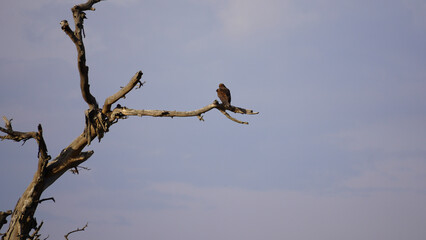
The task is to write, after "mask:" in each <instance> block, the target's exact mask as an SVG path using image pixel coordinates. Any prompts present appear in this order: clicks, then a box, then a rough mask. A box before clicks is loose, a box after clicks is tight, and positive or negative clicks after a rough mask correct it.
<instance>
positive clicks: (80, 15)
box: [61, 0, 100, 109]
mask: <svg viewBox="0 0 426 240" xmlns="http://www.w3.org/2000/svg"><path fill="white" fill-rule="evenodd" d="M97 2H100V0H88V1H87V2H86V3H82V4H79V5H75V6H74V7H73V8H72V9H71V11H72V13H73V18H74V24H75V30H74V31H73V30H71V28H70V26H69V24H68V21H67V20H63V21H61V28H62V30H63V31H64V32H65V33H66V34H67V35H68V36H69V37H70V38H71V40H72V42H73V43H74V44H75V47H76V48H77V54H78V56H77V62H78V71H79V73H80V89H81V94H82V96H83V99H84V101H86V103H87V104H88V105H89V109H96V108H98V103H97V102H96V98H95V97H94V96H93V95H92V94H91V93H90V85H89V67H88V66H87V65H86V50H85V48H84V44H83V37H84V36H85V34H84V25H83V23H84V19H86V13H85V12H84V11H86V10H92V11H94V10H95V8H93V7H92V6H93V4H95V3H97Z"/></svg>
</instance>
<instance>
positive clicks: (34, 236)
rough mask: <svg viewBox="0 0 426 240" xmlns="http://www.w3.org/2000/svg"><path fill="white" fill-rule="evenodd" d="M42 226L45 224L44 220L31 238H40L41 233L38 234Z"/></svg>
mask: <svg viewBox="0 0 426 240" xmlns="http://www.w3.org/2000/svg"><path fill="white" fill-rule="evenodd" d="M42 226H43V222H41V223H40V225H39V226H38V227H37V228H36V229H35V231H34V232H33V234H31V236H30V237H29V238H30V239H39V237H40V234H38V232H39V231H40V229H41V227H42Z"/></svg>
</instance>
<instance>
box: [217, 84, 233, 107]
mask: <svg viewBox="0 0 426 240" xmlns="http://www.w3.org/2000/svg"><path fill="white" fill-rule="evenodd" d="M216 92H217V96H218V97H219V99H220V101H222V104H223V105H224V106H225V107H229V106H230V105H231V92H230V91H229V89H228V88H227V87H226V86H225V84H223V83H221V84H219V88H218V89H217V90H216Z"/></svg>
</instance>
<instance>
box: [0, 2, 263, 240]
mask: <svg viewBox="0 0 426 240" xmlns="http://www.w3.org/2000/svg"><path fill="white" fill-rule="evenodd" d="M100 1H101V0H88V1H87V2H86V3H83V4H79V5H75V6H74V7H73V8H72V9H71V11H72V14H73V18H74V31H73V30H72V29H71V27H70V26H69V24H68V22H67V21H66V20H63V21H61V23H60V24H61V28H62V30H63V31H64V32H65V33H66V34H67V35H68V36H69V38H70V39H71V41H72V42H73V43H74V44H75V46H76V48H77V55H78V56H77V64H78V71H79V73H80V89H81V94H82V97H83V99H84V101H85V102H86V103H87V105H88V109H87V110H86V111H85V116H86V123H85V128H84V130H83V132H82V133H81V134H80V135H79V136H78V137H77V138H75V139H74V141H72V142H71V143H70V144H69V145H68V146H67V147H65V148H64V149H63V150H62V151H61V152H60V153H59V155H58V156H57V157H55V158H53V159H52V158H51V157H50V155H49V154H48V151H47V146H46V144H45V142H44V139H43V129H42V126H41V125H40V124H39V125H38V129H37V131H35V132H19V131H15V130H14V129H13V127H12V122H11V120H12V119H10V120H9V119H7V118H6V117H3V120H4V122H5V127H4V128H3V127H0V131H1V132H3V133H4V135H2V136H0V138H1V139H2V140H4V139H9V140H14V141H17V142H20V141H23V142H25V141H27V140H29V139H35V140H36V141H37V144H38V155H37V156H38V167H37V170H36V172H35V174H34V177H33V179H32V181H31V183H30V184H29V186H28V187H27V189H26V190H25V192H24V193H23V194H22V196H21V197H20V199H19V200H18V202H17V204H16V206H15V209H14V210H13V211H12V213H10V212H5V213H3V212H1V225H0V227H1V226H2V225H3V223H5V221H6V220H5V219H6V217H7V216H8V215H11V218H10V223H9V228H8V229H7V231H6V232H5V233H4V234H3V236H2V239H7V240H10V239H36V238H37V236H39V235H38V231H39V230H40V227H41V224H40V225H38V224H37V221H36V219H35V218H34V214H35V212H36V209H37V206H38V204H39V203H41V202H42V201H44V200H54V199H53V198H52V199H41V200H40V197H41V195H42V193H43V191H44V190H46V189H47V188H48V187H49V186H50V185H52V184H53V183H54V182H55V181H56V180H57V179H58V178H59V177H61V176H62V175H63V174H64V173H65V172H67V171H68V170H71V169H77V167H78V166H79V165H80V164H81V163H83V162H84V161H86V160H87V159H89V158H90V157H91V156H92V155H93V151H83V149H84V148H85V147H86V146H88V145H89V144H90V142H91V141H92V140H93V139H95V138H98V139H99V141H100V140H101V139H102V138H103V137H104V134H105V133H106V132H108V130H109V128H110V127H111V126H112V125H114V124H115V123H117V122H118V121H119V120H121V119H126V118H128V117H130V116H140V117H141V116H151V117H171V118H173V117H198V118H199V119H200V120H204V119H203V116H202V115H203V114H204V113H206V112H208V111H210V110H212V109H217V110H219V111H220V112H221V113H223V114H224V115H225V116H226V117H227V118H229V119H231V120H232V121H235V122H237V123H240V124H248V123H247V122H242V121H239V120H237V119H235V118H233V117H231V116H230V115H229V114H228V113H227V111H230V112H234V113H240V114H257V112H254V111H252V110H247V109H244V108H240V107H235V106H232V105H227V106H224V105H223V104H220V103H219V102H218V101H216V100H214V101H213V103H211V104H208V105H207V106H205V107H202V108H200V109H197V110H194V111H167V110H137V109H131V108H127V107H122V106H121V105H119V104H118V105H117V107H115V108H114V109H112V107H111V106H112V105H113V104H114V103H116V102H117V101H118V100H120V99H121V98H124V97H125V96H126V94H128V93H129V92H130V91H131V90H133V89H136V88H140V87H142V86H143V82H142V81H141V78H142V71H138V72H137V73H136V74H135V75H134V76H133V77H132V78H131V79H130V81H129V83H128V84H127V85H126V86H125V87H123V88H121V89H120V90H119V91H117V92H116V93H115V94H114V95H112V96H110V97H108V98H107V99H106V100H105V102H104V105H103V106H102V107H99V105H98V102H97V101H96V98H95V97H94V96H93V95H92V94H91V92H90V85H89V67H88V66H87V65H86V52H85V48H84V44H83V37H84V28H83V23H84V19H86V13H85V11H89V10H91V11H94V10H95V8H93V5H94V4H96V3H98V2H100ZM33 230H34V231H33ZM31 231H33V233H32V234H30V233H31Z"/></svg>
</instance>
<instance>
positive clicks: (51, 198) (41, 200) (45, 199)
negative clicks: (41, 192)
mask: <svg viewBox="0 0 426 240" xmlns="http://www.w3.org/2000/svg"><path fill="white" fill-rule="evenodd" d="M48 200H52V201H53V202H55V199H54V198H53V197H50V198H43V199H40V200H38V201H37V202H38V203H42V202H44V201H48Z"/></svg>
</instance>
